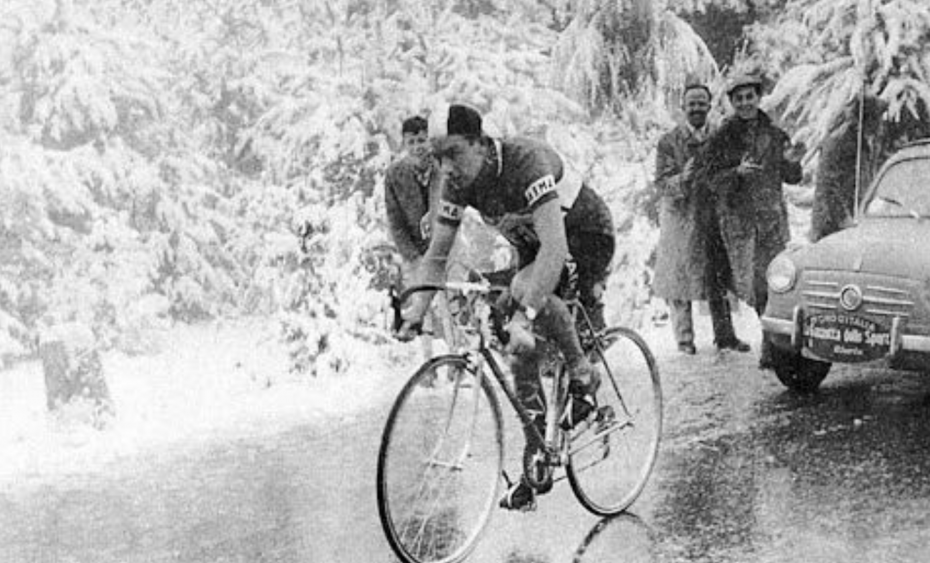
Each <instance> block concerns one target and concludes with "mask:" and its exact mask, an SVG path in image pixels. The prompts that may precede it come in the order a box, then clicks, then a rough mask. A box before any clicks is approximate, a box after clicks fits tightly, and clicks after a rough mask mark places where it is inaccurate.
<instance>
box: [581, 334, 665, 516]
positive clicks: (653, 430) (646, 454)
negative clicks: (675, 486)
mask: <svg viewBox="0 0 930 563" xmlns="http://www.w3.org/2000/svg"><path fill="white" fill-rule="evenodd" d="M599 343H600V346H599V347H595V349H594V350H593V351H592V352H591V361H592V363H593V364H594V366H595V367H596V368H598V370H599V371H600V373H601V386H600V388H599V389H598V392H597V401H598V410H597V416H596V418H595V420H594V422H592V423H591V424H590V425H589V426H587V427H586V428H582V429H579V430H578V431H576V432H575V433H573V434H572V436H571V439H570V440H571V441H570V445H569V461H568V467H567V468H566V469H567V473H568V479H569V483H570V484H571V487H572V490H573V491H574V493H575V496H576V497H577V498H578V500H579V501H580V502H581V504H582V505H583V506H584V507H585V508H587V509H588V510H589V511H591V512H593V513H595V514H598V515H602V516H611V515H614V514H619V513H621V512H623V511H624V510H626V509H627V508H628V507H629V506H630V505H631V504H633V502H634V501H635V500H636V498H637V497H638V496H639V494H640V493H641V492H642V490H643V487H645V485H646V482H647V481H648V480H649V475H650V473H651V472H652V468H653V465H654V464H655V460H656V456H657V455H658V452H659V439H660V436H661V434H662V388H661V385H660V382H659V370H658V367H657V366H656V361H655V357H654V356H653V355H652V352H651V351H650V350H649V346H648V345H647V344H646V342H645V341H643V339H642V338H641V337H640V336H639V335H638V334H637V333H636V332H635V331H633V330H630V329H627V328H623V327H615V328H611V329H609V330H607V331H606V332H605V333H604V334H603V335H602V336H600V337H599Z"/></svg>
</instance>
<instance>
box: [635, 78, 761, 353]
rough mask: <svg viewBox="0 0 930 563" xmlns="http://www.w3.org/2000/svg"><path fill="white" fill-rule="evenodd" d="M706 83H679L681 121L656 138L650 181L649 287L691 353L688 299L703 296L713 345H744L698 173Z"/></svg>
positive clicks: (709, 201)
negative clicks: (654, 212) (654, 232)
mask: <svg viewBox="0 0 930 563" xmlns="http://www.w3.org/2000/svg"><path fill="white" fill-rule="evenodd" d="M710 102H711V93H710V89H709V88H707V86H705V85H703V84H692V85H688V86H686V87H685V92H684V95H683V99H682V105H683V110H684V113H685V122H684V123H682V124H681V125H678V126H677V127H675V128H674V129H672V130H671V131H669V132H668V133H666V134H665V135H664V136H663V137H662V138H661V139H660V140H659V145H658V150H657V153H656V174H655V186H656V190H657V191H658V195H659V229H660V231H659V244H658V248H657V250H656V269H655V281H654V284H655V285H654V288H653V289H654V291H655V293H656V295H658V296H659V297H663V298H665V299H666V301H667V302H668V306H669V310H670V313H671V315H670V316H671V320H672V330H673V332H674V335H675V340H676V342H677V344H678V349H679V350H680V351H681V352H683V353H685V354H695V353H696V351H697V349H696V347H695V345H694V323H693V317H692V301H697V300H707V301H708V305H709V309H710V314H711V321H712V325H713V330H714V342H715V344H716V345H717V348H718V349H721V350H723V349H732V350H737V351H740V352H747V351H749V345H748V344H746V343H745V342H742V341H741V340H739V339H738V338H737V337H736V334H735V332H734V330H733V322H732V318H731V314H730V304H729V301H728V300H727V298H726V292H727V289H728V287H729V286H730V285H731V276H730V268H729V263H728V261H727V256H726V253H725V252H724V250H723V243H722V241H721V239H720V231H719V228H718V226H717V220H716V211H715V209H714V203H713V193H712V192H710V191H709V190H708V189H707V186H706V184H705V183H704V182H703V181H702V180H701V179H700V178H699V177H698V174H697V166H699V164H698V162H699V160H700V152H701V151H702V150H703V148H704V144H705V142H706V140H707V137H708V134H709V132H710V124H709V123H708V122H707V114H708V111H709V110H710Z"/></svg>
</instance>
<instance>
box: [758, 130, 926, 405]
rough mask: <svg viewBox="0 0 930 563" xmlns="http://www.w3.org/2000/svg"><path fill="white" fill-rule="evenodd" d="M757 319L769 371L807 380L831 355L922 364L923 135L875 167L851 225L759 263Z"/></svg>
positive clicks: (808, 383)
mask: <svg viewBox="0 0 930 563" xmlns="http://www.w3.org/2000/svg"><path fill="white" fill-rule="evenodd" d="M767 276H768V278H767V279H768V285H769V301H768V305H767V306H766V309H765V313H764V314H763V316H762V319H761V321H762V329H763V331H764V333H765V336H766V337H767V338H769V339H770V340H771V341H772V343H773V344H774V346H773V351H774V354H773V359H774V364H775V365H774V368H775V374H776V375H777V376H778V379H779V380H780V381H781V382H782V383H783V384H784V385H786V386H787V387H788V388H790V389H792V390H795V391H801V392H810V391H813V390H816V389H817V387H818V386H819V385H820V383H821V382H822V381H823V379H824V378H825V377H826V376H827V373H828V372H829V371H830V366H831V365H832V364H834V363H860V362H875V363H876V364H878V365H884V366H887V367H890V368H892V369H900V370H915V371H925V372H928V373H930V141H922V142H917V143H914V144H911V145H907V146H905V147H904V148H902V149H901V150H899V151H898V152H896V153H895V154H894V155H893V156H892V157H891V158H889V159H888V160H887V161H886V162H885V163H884V164H883V165H882V167H881V169H880V170H879V172H878V174H877V175H876V178H875V180H874V181H873V182H872V184H871V185H870V186H869V187H868V189H867V190H866V192H865V195H864V197H863V198H862V206H861V208H860V213H859V214H858V218H857V220H856V222H855V225H854V226H852V227H850V228H848V229H845V230H842V231H840V232H837V233H833V234H832V235H830V236H827V237H824V238H823V239H821V240H820V241H818V242H816V243H814V244H810V245H806V246H800V247H798V248H792V249H788V250H785V251H784V252H782V253H781V254H779V255H778V257H776V258H775V260H773V261H772V263H771V264H770V265H769V268H768V273H767Z"/></svg>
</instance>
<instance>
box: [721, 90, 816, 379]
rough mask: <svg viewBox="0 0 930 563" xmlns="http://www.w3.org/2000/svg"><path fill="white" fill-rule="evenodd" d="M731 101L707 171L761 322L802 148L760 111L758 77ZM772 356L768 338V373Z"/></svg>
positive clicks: (740, 284) (739, 284)
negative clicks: (786, 190) (768, 270)
mask: <svg viewBox="0 0 930 563" xmlns="http://www.w3.org/2000/svg"><path fill="white" fill-rule="evenodd" d="M727 96H728V98H729V101H730V105H731V106H733V110H734V111H733V114H732V115H730V116H729V117H727V118H726V119H725V120H724V121H723V123H721V125H720V127H719V128H718V129H717V130H716V131H715V132H714V134H713V135H711V137H710V139H709V140H708V141H707V150H706V166H705V167H704V169H703V170H704V173H705V174H706V175H707V178H708V182H709V184H708V185H709V186H710V187H711V188H712V189H713V190H714V191H715V192H716V196H717V201H716V207H717V212H718V215H719V219H720V230H721V234H722V236H723V242H724V246H725V247H726V251H727V255H728V256H729V258H730V265H731V267H732V269H733V281H734V289H735V290H736V294H737V296H738V297H739V298H741V299H743V300H745V301H747V302H748V303H749V304H750V305H752V306H753V308H754V309H755V311H756V313H757V314H759V315H760V316H761V315H762V313H763V311H765V305H766V303H767V301H768V283H767V281H766V277H765V271H766V268H768V265H769V263H770V262H771V261H772V259H773V258H775V256H776V255H777V254H778V253H779V252H781V251H782V250H784V249H785V247H786V245H787V243H788V240H789V237H790V232H789V225H788V209H787V204H786V202H785V198H784V192H783V189H782V183H783V182H785V183H789V184H797V183H799V182H800V181H801V176H802V170H801V162H800V161H801V157H802V156H803V154H804V147H803V145H800V144H799V145H791V143H790V139H789V137H788V134H787V133H785V132H784V131H783V130H782V129H780V128H778V127H777V126H776V125H775V124H774V123H773V122H772V119H771V118H770V117H769V116H768V115H767V114H766V113H765V112H764V111H762V110H761V109H759V103H760V101H761V98H762V81H761V79H760V78H759V77H756V76H752V75H746V74H742V75H737V76H736V77H734V78H733V79H732V80H731V81H730V84H729V85H728V88H727ZM769 354H770V348H769V346H768V343H767V342H765V341H764V340H763V342H762V351H761V357H760V361H759V367H761V368H770V367H771V357H770V355H769Z"/></svg>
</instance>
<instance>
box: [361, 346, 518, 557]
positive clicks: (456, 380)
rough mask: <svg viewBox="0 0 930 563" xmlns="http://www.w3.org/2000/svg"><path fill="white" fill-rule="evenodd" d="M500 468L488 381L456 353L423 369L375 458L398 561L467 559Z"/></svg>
mask: <svg viewBox="0 0 930 563" xmlns="http://www.w3.org/2000/svg"><path fill="white" fill-rule="evenodd" d="M418 458H422V459H419V460H418ZM503 463H504V434H503V419H502V417H501V408H500V403H499V401H498V399H497V395H496V393H495V392H494V388H493V386H492V384H491V382H490V380H489V379H488V378H487V377H486V376H485V375H484V374H483V373H482V371H481V370H480V369H476V368H475V367H474V366H473V365H472V364H471V363H470V362H469V361H468V360H466V359H465V357H463V356H460V355H446V356H439V357H437V358H434V359H432V360H430V361H428V362H426V363H425V364H423V366H422V367H420V369H419V370H417V372H416V373H415V374H414V375H413V377H411V378H410V380H409V381H408V382H407V384H406V385H405V386H404V388H403V389H402V390H401V392H400V394H399V395H398V397H397V399H396V400H395V402H394V405H393V407H392V408H391V412H390V414H389V415H388V419H387V423H386V424H385V427H384V431H383V434H382V437H381V446H380V450H379V452H378V469H377V496H378V512H379V516H380V519H381V525H382V528H383V529H384V533H385V535H386V536H387V540H388V542H389V543H390V545H391V548H392V549H393V550H394V553H395V554H397V556H398V557H399V558H400V559H401V561H404V562H406V563H456V562H459V561H462V560H463V559H465V558H466V557H467V556H468V555H469V554H470V553H471V551H472V550H473V549H474V547H475V545H476V544H477V542H478V539H479V538H480V535H481V533H482V531H483V530H484V528H485V526H486V525H487V523H488V521H489V520H490V517H491V515H492V512H493V510H494V508H495V507H496V503H497V499H498V496H499V494H500V482H501V479H500V475H501V470H502V467H503Z"/></svg>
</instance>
